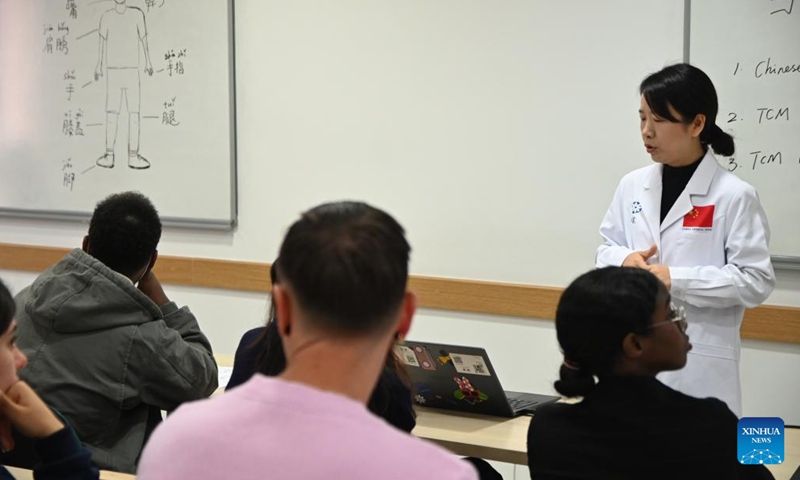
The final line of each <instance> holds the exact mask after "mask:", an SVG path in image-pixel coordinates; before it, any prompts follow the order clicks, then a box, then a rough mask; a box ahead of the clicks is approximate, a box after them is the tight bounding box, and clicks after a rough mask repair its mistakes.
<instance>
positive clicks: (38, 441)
mask: <svg viewBox="0 0 800 480" xmlns="http://www.w3.org/2000/svg"><path fill="white" fill-rule="evenodd" d="M15 310H16V306H15V305H14V299H13V298H12V297H11V293H9V291H8V289H7V288H6V286H5V285H4V284H3V282H0V445H2V448H3V452H4V453H5V452H8V451H10V450H13V449H14V446H15V445H14V440H13V437H12V435H11V429H12V427H13V428H14V429H16V430H17V431H18V432H20V433H22V434H24V435H25V436H27V437H29V438H32V439H34V442H33V446H34V449H35V451H36V453H37V454H38V457H39V458H40V459H41V461H40V462H39V463H38V464H37V465H35V466H34V468H33V478H35V479H36V480H48V479H61V480H71V479H72V480H83V479H96V478H98V477H99V473H98V471H97V469H95V468H94V467H93V466H92V462H91V455H90V454H89V452H88V451H87V450H86V449H85V448H83V447H82V446H81V444H80V442H79V441H78V438H77V437H76V436H75V432H73V431H72V429H71V428H69V427H68V426H65V425H64V423H62V422H61V421H60V420H59V419H58V418H57V417H56V415H54V414H53V412H52V411H51V410H50V408H49V407H48V406H47V405H45V404H44V402H43V401H42V399H40V398H39V396H38V395H36V393H35V392H34V391H33V389H31V387H30V386H28V384H26V383H25V382H23V381H22V380H20V379H19V377H17V370H18V369H21V368H23V367H24V366H25V365H26V364H27V363H28V359H27V358H26V357H25V354H23V353H22V352H21V351H20V350H19V348H17V343H16V329H17V322H16V321H15V320H14V319H13V318H14V311H15ZM1 459H2V456H0V460H1ZM13 478H14V477H13V475H11V473H9V471H8V470H6V469H5V468H4V467H2V466H0V479H13Z"/></svg>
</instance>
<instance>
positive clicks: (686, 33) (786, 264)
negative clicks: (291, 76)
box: [683, 0, 800, 270]
mask: <svg viewBox="0 0 800 480" xmlns="http://www.w3.org/2000/svg"><path fill="white" fill-rule="evenodd" d="M691 34H692V0H683V61H684V62H686V63H690V61H689V51H690V42H691ZM770 258H772V266H773V267H774V268H778V269H783V270H800V257H793V256H789V255H771V257H770Z"/></svg>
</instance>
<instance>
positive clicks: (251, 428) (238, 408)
mask: <svg viewBox="0 0 800 480" xmlns="http://www.w3.org/2000/svg"><path fill="white" fill-rule="evenodd" d="M137 478H138V479H140V480H155V479H169V480H173V479H184V478H185V479H193V480H200V479H214V480H218V479H224V478H231V479H249V478H254V479H255V478H259V479H260V478H269V479H271V480H282V479H322V478H324V479H326V480H338V479H341V480H345V479H346V480H353V479H385V480H390V479H397V480H401V479H402V480H408V479H409V478H435V479H437V480H450V479H452V480H477V478H478V477H477V474H476V472H475V471H474V469H473V468H472V466H471V465H470V464H468V463H467V462H464V461H462V460H460V459H458V458H457V457H455V456H454V455H452V454H451V453H449V452H447V451H446V450H444V449H442V448H440V447H438V446H436V445H433V444H431V443H428V442H425V441H423V440H420V439H418V438H415V437H413V436H411V435H409V434H407V433H404V432H401V431H400V430H397V429H395V428H393V427H391V426H390V425H389V424H387V423H386V422H385V421H383V419H381V418H379V417H376V416H374V415H372V414H371V413H370V412H369V411H368V410H367V409H366V407H365V406H364V405H362V404H360V403H358V402H355V401H353V400H351V399H349V398H347V397H344V396H342V395H338V394H334V393H329V392H325V391H322V390H317V389H315V388H313V387H310V386H307V385H304V384H300V383H292V382H287V381H284V380H281V379H278V378H268V377H265V376H263V375H255V376H254V377H253V378H252V379H251V380H250V381H248V382H247V383H245V384H244V385H242V386H240V387H238V388H237V389H235V390H232V391H230V392H228V393H225V394H223V395H220V396H218V397H214V398H211V399H208V400H201V401H198V402H193V403H190V404H185V405H184V406H182V407H180V408H179V409H178V410H177V411H176V412H175V413H174V414H172V415H170V416H169V419H168V420H167V421H166V422H164V423H163V424H162V425H161V426H159V427H158V428H157V429H156V431H155V433H154V434H153V436H152V438H151V439H150V441H149V442H148V444H147V446H146V447H145V449H144V452H143V454H142V459H141V462H140V463H139V469H138V474H137Z"/></svg>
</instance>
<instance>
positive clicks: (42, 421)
mask: <svg viewBox="0 0 800 480" xmlns="http://www.w3.org/2000/svg"><path fill="white" fill-rule="evenodd" d="M0 415H1V416H2V418H1V419H0V444H2V447H3V450H11V449H12V448H14V440H13V438H12V437H11V427H12V426H13V427H14V428H16V429H17V430H19V431H20V433H22V434H23V435H25V436H27V437H31V438H34V439H40V438H45V437H49V436H50V435H52V434H54V433H56V432H57V431H59V430H61V429H62V428H64V424H63V423H62V422H61V420H59V419H58V418H57V417H56V416H55V414H54V413H53V411H52V410H50V407H48V406H47V405H46V404H45V403H44V402H43V401H42V399H41V398H39V395H37V394H36V392H34V391H33V389H32V388H31V387H30V386H29V385H28V384H27V383H25V382H23V381H22V380H20V381H18V382H17V383H15V384H14V385H12V386H11V388H9V389H8V391H7V392H5V393H0Z"/></svg>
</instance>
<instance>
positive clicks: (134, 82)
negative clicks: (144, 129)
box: [128, 69, 150, 170]
mask: <svg viewBox="0 0 800 480" xmlns="http://www.w3.org/2000/svg"><path fill="white" fill-rule="evenodd" d="M139 81H140V80H139V70H138V69H136V70H132V71H131V74H130V76H129V78H128V167H130V168H133V169H136V170H144V169H147V168H150V161H149V160H147V159H146V158H144V157H143V156H141V155H140V154H139V135H140V133H141V131H140V128H141V126H140V123H139V119H140V117H139V106H140V103H141V102H140V98H139V96H140V95H139Z"/></svg>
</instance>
